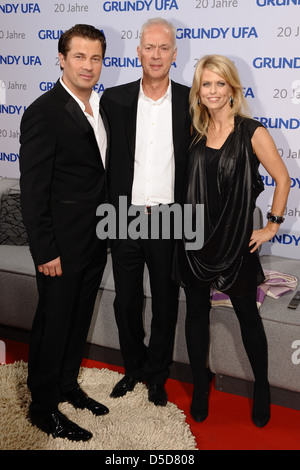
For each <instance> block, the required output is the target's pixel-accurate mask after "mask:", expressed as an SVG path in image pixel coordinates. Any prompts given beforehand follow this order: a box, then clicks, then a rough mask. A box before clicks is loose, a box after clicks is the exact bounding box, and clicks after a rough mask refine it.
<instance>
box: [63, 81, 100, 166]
mask: <svg viewBox="0 0 300 470" xmlns="http://www.w3.org/2000/svg"><path fill="white" fill-rule="evenodd" d="M60 83H61V84H62V86H63V87H64V88H65V89H66V90H67V92H68V93H69V94H70V95H71V96H72V98H74V100H75V101H76V102H77V103H78V104H79V106H80V108H81V109H82V111H83V113H84V114H85V116H86V118H87V120H88V121H89V123H90V124H91V126H92V128H93V130H94V134H95V137H96V141H97V144H98V147H99V151H100V154H101V158H102V162H103V166H104V168H105V155H106V148H107V137H106V130H105V127H104V124H103V120H102V117H101V114H100V107H99V102H100V99H99V96H98V95H97V93H96V92H95V91H94V90H92V93H91V96H90V99H89V102H90V105H91V108H92V111H93V116H91V115H90V114H89V113H87V112H86V111H85V104H84V103H83V102H82V101H81V100H80V99H79V98H78V97H77V96H76V95H74V93H72V91H71V90H69V88H68V87H67V86H66V85H65V83H64V82H63V80H62V79H60Z"/></svg>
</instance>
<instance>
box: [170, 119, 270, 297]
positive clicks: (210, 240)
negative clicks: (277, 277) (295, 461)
mask: <svg viewBox="0 0 300 470" xmlns="http://www.w3.org/2000/svg"><path fill="white" fill-rule="evenodd" d="M260 126H262V124H261V123H260V122H258V121H255V120H254V119H249V118H243V117H241V116H236V117H235V122H234V130H233V132H232V133H231V134H230V135H229V136H228V138H227V139H226V141H225V142H224V144H223V145H222V147H221V148H220V149H218V150H214V149H210V148H208V147H207V146H206V139H205V138H203V139H201V140H200V141H199V142H198V143H196V144H195V145H193V146H192V148H191V151H190V156H189V166H188V172H187V188H186V197H185V203H186V204H191V205H192V206H193V207H195V205H196V204H204V245H203V247H202V248H201V249H199V250H186V249H185V241H186V240H185V239H183V240H182V241H180V242H178V243H177V246H176V252H175V259H174V271H173V276H174V280H175V281H176V282H178V283H179V284H180V285H181V286H183V287H184V286H187V285H188V286H190V287H197V286H198V287H204V286H207V285H208V284H209V285H211V286H212V287H214V288H216V289H217V290H220V291H221V292H224V293H226V294H228V295H232V296H236V297H239V296H244V295H247V294H248V293H250V292H251V291H253V289H255V288H256V286H257V285H258V284H260V283H261V282H263V280H264V274H263V270H262V268H261V264H260V261H259V257H258V254H257V252H255V253H250V249H249V246H248V245H249V240H250V237H251V233H252V230H253V211H254V208H255V202H256V199H257V196H258V195H259V194H260V192H261V191H262V190H263V189H264V186H263V183H262V181H261V177H260V175H259V172H258V166H259V161H258V159H257V157H256V156H255V155H254V153H253V150H252V145H251V137H252V135H253V133H254V132H255V130H256V128H257V127H260ZM193 222H194V223H197V221H196V220H194V221H193Z"/></svg>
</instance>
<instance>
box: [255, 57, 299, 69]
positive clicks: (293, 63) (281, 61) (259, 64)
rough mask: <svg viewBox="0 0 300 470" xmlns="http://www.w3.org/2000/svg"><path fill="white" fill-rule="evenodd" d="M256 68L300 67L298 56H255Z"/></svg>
mask: <svg viewBox="0 0 300 470" xmlns="http://www.w3.org/2000/svg"><path fill="white" fill-rule="evenodd" d="M253 67H254V68H256V69H264V68H265V69H300V57H291V58H288V57H255V59H254V60H253Z"/></svg>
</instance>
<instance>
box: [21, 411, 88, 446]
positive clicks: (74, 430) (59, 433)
mask: <svg viewBox="0 0 300 470" xmlns="http://www.w3.org/2000/svg"><path fill="white" fill-rule="evenodd" d="M29 417H30V421H31V423H32V424H33V425H34V426H36V427H38V428H39V429H40V430H41V431H43V432H45V433H47V434H48V435H49V434H51V435H52V436H53V437H61V438H66V439H69V440H70V441H88V440H89V439H91V437H93V435H92V433H90V432H89V431H86V430H85V429H83V428H81V427H80V426H78V425H77V424H75V423H73V422H72V421H70V420H69V419H68V418H67V417H66V416H65V415H63V414H62V413H61V412H60V411H59V410H56V411H53V412H49V413H47V414H41V413H33V412H31V411H29Z"/></svg>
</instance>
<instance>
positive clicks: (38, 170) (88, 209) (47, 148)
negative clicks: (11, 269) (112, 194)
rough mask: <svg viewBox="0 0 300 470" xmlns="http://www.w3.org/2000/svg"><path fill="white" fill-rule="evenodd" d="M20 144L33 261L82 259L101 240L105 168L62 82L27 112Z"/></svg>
mask: <svg viewBox="0 0 300 470" xmlns="http://www.w3.org/2000/svg"><path fill="white" fill-rule="evenodd" d="M101 114H102V117H103V121H104V125H106V128H107V129H108V126H107V124H106V117H105V115H104V114H103V113H101ZM20 143H21V148H20V173H21V176H20V186H21V204H22V214H23V220H24V224H25V226H26V229H27V233H28V239H29V245H30V249H31V253H32V256H33V259H34V261H35V263H36V264H43V263H45V262H48V261H50V260H52V259H55V258H56V257H58V256H61V259H62V262H63V263H72V264H73V263H84V262H85V261H87V260H88V259H90V258H91V256H93V253H94V252H95V250H96V249H97V247H98V245H99V240H98V239H97V236H96V208H97V206H98V205H99V204H101V203H103V202H104V201H105V199H106V182H105V170H104V166H103V163H102V159H101V155H100V152H99V148H98V145H97V142H96V139H95V135H94V131H93V129H92V127H91V125H90V124H89V122H88V120H87V118H86V117H85V116H84V114H83V112H82V110H81V109H80V106H79V105H78V103H77V102H76V101H75V100H74V99H73V98H72V97H71V95H70V94H69V93H68V92H67V91H66V90H65V89H64V87H63V86H62V85H61V84H60V82H59V81H58V82H57V83H56V84H55V86H54V87H53V89H51V90H50V91H48V92H47V93H45V94H44V95H42V96H40V97H39V98H38V99H37V100H36V101H34V102H33V103H32V104H31V105H30V106H29V107H28V108H27V110H26V111H25V113H24V115H23V118H22V121H21V137H20Z"/></svg>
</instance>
